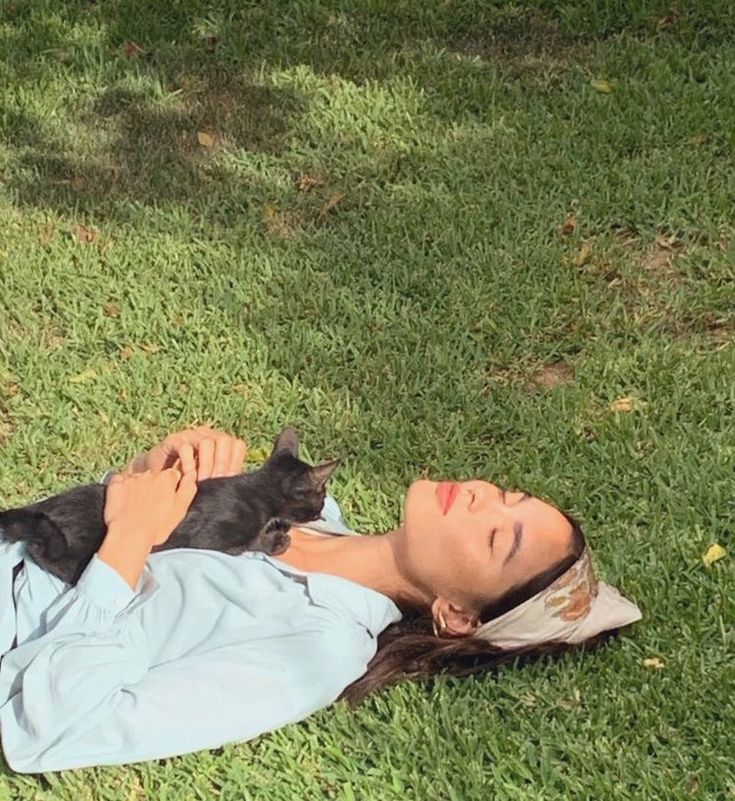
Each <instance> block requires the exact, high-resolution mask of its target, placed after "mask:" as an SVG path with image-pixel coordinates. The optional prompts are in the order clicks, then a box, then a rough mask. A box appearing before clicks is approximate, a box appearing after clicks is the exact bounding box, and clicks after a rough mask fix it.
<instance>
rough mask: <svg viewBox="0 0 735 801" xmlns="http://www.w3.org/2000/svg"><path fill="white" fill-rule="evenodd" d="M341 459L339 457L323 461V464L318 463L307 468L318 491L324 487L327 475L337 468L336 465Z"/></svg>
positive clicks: (327, 478)
mask: <svg viewBox="0 0 735 801" xmlns="http://www.w3.org/2000/svg"><path fill="white" fill-rule="evenodd" d="M341 461H342V460H341V459H332V461H331V462H325V463H324V464H318V465H316V466H315V467H311V468H309V473H310V474H311V480H312V481H313V482H314V486H315V487H316V489H318V490H319V491H322V490H323V489H324V487H325V486H326V483H327V481H328V480H329V477H330V476H331V475H332V473H334V471H335V470H336V469H337V465H338V464H339V463H340V462H341Z"/></svg>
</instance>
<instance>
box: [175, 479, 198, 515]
mask: <svg viewBox="0 0 735 801" xmlns="http://www.w3.org/2000/svg"><path fill="white" fill-rule="evenodd" d="M196 494H197V482H196V473H184V475H183V476H182V477H181V481H179V486H178V487H177V488H176V499H175V501H174V505H175V506H176V507H177V508H178V509H179V511H180V512H181V513H182V514H183V513H185V512H186V510H187V509H188V508H189V506H191V502H192V501H193V500H194V497H195V496H196Z"/></svg>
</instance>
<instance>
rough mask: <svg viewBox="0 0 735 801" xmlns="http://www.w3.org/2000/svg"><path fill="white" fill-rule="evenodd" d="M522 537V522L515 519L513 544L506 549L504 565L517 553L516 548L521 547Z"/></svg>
mask: <svg viewBox="0 0 735 801" xmlns="http://www.w3.org/2000/svg"><path fill="white" fill-rule="evenodd" d="M519 503H520V501H519ZM522 537H523V523H521V522H520V521H518V520H517V521H516V522H515V523H513V545H511V547H510V550H509V551H508V555H507V556H506V557H505V560H504V561H503V564H504V565H507V564H508V562H510V560H511V559H512V558H513V557H514V556H515V555H516V554H517V553H518V549H519V548H520V547H521V538H522Z"/></svg>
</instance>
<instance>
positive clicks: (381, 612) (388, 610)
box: [250, 551, 403, 637]
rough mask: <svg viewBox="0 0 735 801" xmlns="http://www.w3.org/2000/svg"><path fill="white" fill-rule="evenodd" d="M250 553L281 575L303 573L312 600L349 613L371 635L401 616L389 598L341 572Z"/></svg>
mask: <svg viewBox="0 0 735 801" xmlns="http://www.w3.org/2000/svg"><path fill="white" fill-rule="evenodd" d="M250 555H252V556H254V557H259V558H261V559H263V560H264V561H266V562H269V563H270V564H271V565H273V567H275V568H276V569H277V570H279V571H280V572H281V573H283V574H284V575H290V576H299V577H303V579H304V580H305V583H306V586H307V589H308V592H309V595H310V596H311V599H312V600H313V601H314V603H315V604H318V605H319V606H324V607H326V608H328V609H332V610H334V611H336V612H338V613H339V614H341V615H346V616H348V617H351V618H352V619H353V620H355V621H356V622H357V623H359V624H360V625H362V626H364V627H365V628H366V629H367V630H368V631H369V632H370V635H371V636H372V637H377V636H378V635H379V634H380V632H381V631H383V629H385V628H386V627H387V626H389V625H390V624H391V623H397V622H398V621H399V620H401V618H402V617H403V615H402V614H401V611H400V610H399V609H398V607H397V606H396V604H395V603H394V601H393V600H392V599H391V598H389V597H388V596H387V595H383V593H382V592H378V591H377V590H373V589H370V587H364V586H363V585H362V584H358V583H357V582H355V581H350V580H349V579H345V578H342V577H341V576H332V575H329V574H328V573H313V572H312V573H310V572H307V571H305V570H299V569H298V568H295V567H292V566H291V565H287V564H286V563H285V562H281V561H280V560H279V559H276V558H275V557H273V556H268V555H267V554H264V553H263V552H262V551H256V552H251V554H250Z"/></svg>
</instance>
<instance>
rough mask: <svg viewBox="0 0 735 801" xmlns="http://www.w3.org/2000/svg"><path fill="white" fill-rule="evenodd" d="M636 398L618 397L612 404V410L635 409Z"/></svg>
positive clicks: (627, 410)
mask: <svg viewBox="0 0 735 801" xmlns="http://www.w3.org/2000/svg"><path fill="white" fill-rule="evenodd" d="M634 404H635V398H632V397H627V398H618V399H617V400H614V401H613V402H612V403H611V404H610V411H611V412H629V411H631V410H632V409H633V406H634Z"/></svg>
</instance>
